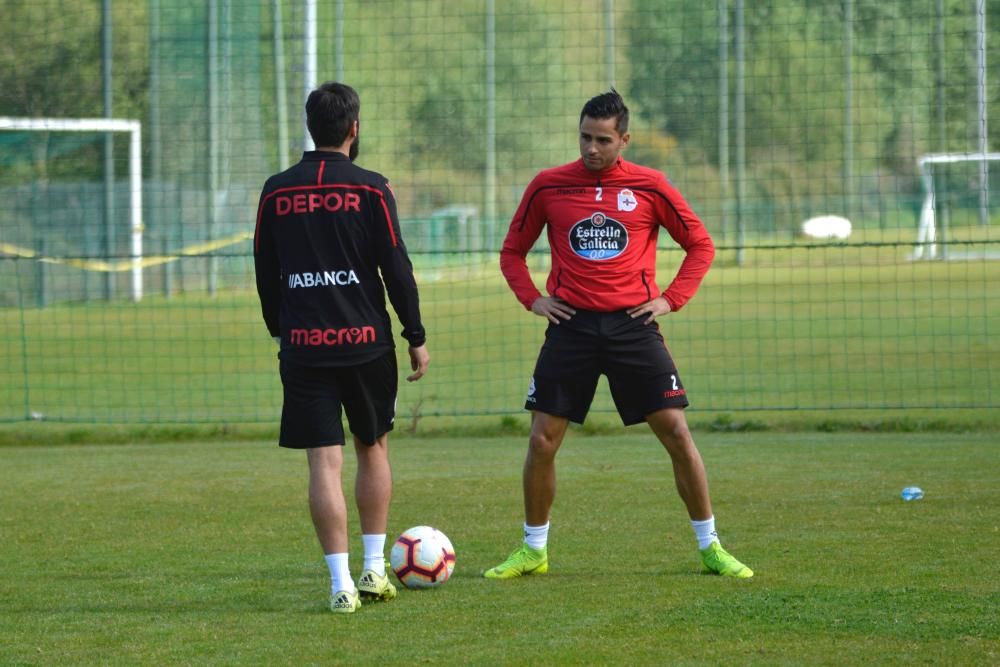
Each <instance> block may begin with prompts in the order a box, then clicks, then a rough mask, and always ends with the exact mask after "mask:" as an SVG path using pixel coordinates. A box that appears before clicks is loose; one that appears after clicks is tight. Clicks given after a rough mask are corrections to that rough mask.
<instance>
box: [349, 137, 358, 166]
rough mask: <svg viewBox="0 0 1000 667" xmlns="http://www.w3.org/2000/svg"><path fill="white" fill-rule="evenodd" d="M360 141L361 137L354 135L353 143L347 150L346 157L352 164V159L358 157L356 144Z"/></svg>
mask: <svg viewBox="0 0 1000 667" xmlns="http://www.w3.org/2000/svg"><path fill="white" fill-rule="evenodd" d="M360 141H361V135H360V134H356V135H354V141H353V142H352V143H351V147H350V148H349V149H348V150H347V157H349V158H350V159H351V162H354V158H356V157H358V143H359V142H360Z"/></svg>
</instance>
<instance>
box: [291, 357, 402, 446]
mask: <svg viewBox="0 0 1000 667" xmlns="http://www.w3.org/2000/svg"><path fill="white" fill-rule="evenodd" d="M280 366H281V384H282V386H283V387H284V394H285V401H284V405H283V406H282V409H281V436H280V440H279V441H278V442H279V444H280V445H281V446H282V447H290V448H292V449H306V448H309V447H327V446H329V445H343V444H344V427H343V425H342V424H341V421H340V415H341V407H342V406H343V411H344V412H346V413H347V423H348V425H349V426H350V429H351V433H353V434H354V435H355V436H357V438H358V439H359V440H360V441H361V442H363V443H364V444H366V445H372V444H375V441H376V440H377V439H378V438H379V436H381V435H383V434H385V433H388V432H389V431H391V430H392V425H393V420H394V419H395V418H396V391H397V389H398V386H399V377H398V371H397V368H396V352H395V350H390V351H389V352H387V353H385V354H384V355H382V356H381V357H379V358H377V359H375V360H373V361H369V362H366V363H364V364H359V365H357V366H344V367H320V366H299V365H297V364H290V363H288V362H285V361H282V362H281V364H280Z"/></svg>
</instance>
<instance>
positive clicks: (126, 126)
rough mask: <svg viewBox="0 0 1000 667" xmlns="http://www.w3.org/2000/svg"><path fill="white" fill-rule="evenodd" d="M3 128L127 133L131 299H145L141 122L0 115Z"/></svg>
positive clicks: (36, 130) (35, 130)
mask: <svg viewBox="0 0 1000 667" xmlns="http://www.w3.org/2000/svg"><path fill="white" fill-rule="evenodd" d="M0 130H20V131H29V132H127V133H128V135H129V151H128V155H129V160H128V161H129V204H130V206H129V231H130V233H131V242H130V253H129V255H130V267H129V268H130V269H131V272H132V300H133V301H140V300H141V299H142V234H143V225H142V124H141V123H140V122H139V121H137V120H124V119H116V118H14V117H8V116H0Z"/></svg>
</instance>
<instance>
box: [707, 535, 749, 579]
mask: <svg viewBox="0 0 1000 667" xmlns="http://www.w3.org/2000/svg"><path fill="white" fill-rule="evenodd" d="M701 562H702V565H704V569H705V572H711V573H712V574H721V575H722V576H724V577H736V578H737V579H749V578H750V577H752V576H753V570H751V569H750V568H749V567H747V566H746V565H744V564H743V563H741V562H739V561H738V560H736V559H735V558H733V556H732V554H730V553H729V552H728V551H726V550H725V549H723V548H722V545H721V544H719V543H718V542H712V543H711V544H710V545H708V546H707V547H705V548H704V549H702V550H701Z"/></svg>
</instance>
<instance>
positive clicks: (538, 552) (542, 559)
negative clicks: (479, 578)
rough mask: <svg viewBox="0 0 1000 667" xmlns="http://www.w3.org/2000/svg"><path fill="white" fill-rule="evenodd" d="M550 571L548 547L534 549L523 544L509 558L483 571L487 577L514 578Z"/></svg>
mask: <svg viewBox="0 0 1000 667" xmlns="http://www.w3.org/2000/svg"><path fill="white" fill-rule="evenodd" d="M548 571H549V552H548V549H546V548H545V547H542V548H541V549H532V548H531V547H529V546H528V545H527V544H522V545H521V546H520V547H518V548H517V549H515V550H514V553H512V554H511V555H510V556H508V557H507V560H505V561H504V562H502V563H500V564H499V565H497V566H496V567H492V568H490V569H488V570H486V572H484V573H483V576H484V577H486V578H487V579H513V578H514V577H520V576H524V575H528V574H545V573H546V572H548Z"/></svg>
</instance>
